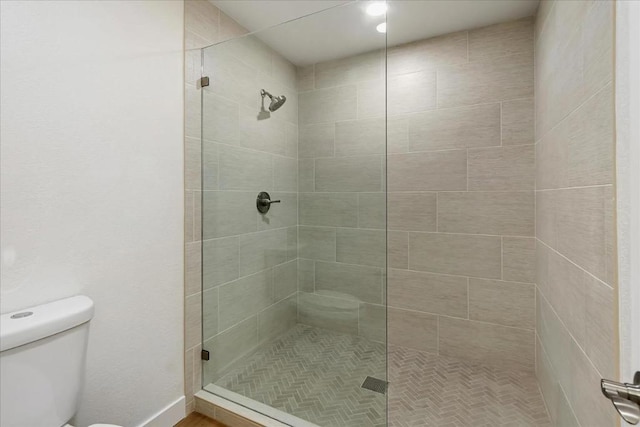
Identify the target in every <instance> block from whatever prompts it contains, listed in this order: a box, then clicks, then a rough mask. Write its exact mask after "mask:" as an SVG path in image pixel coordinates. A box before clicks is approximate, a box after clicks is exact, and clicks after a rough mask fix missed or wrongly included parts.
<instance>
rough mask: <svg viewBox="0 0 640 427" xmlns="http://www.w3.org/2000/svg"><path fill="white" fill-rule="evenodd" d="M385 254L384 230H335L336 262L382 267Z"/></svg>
mask: <svg viewBox="0 0 640 427" xmlns="http://www.w3.org/2000/svg"><path fill="white" fill-rule="evenodd" d="M386 254H387V251H386V239H385V232H384V230H362V229H357V228H338V229H337V230H336V261H338V262H343V263H346V264H358V265H370V266H374V267H381V268H383V267H384V266H385V258H386Z"/></svg>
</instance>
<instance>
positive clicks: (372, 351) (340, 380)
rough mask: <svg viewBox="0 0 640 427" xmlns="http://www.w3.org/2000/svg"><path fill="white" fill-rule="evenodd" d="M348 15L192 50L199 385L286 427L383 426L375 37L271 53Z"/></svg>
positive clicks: (381, 44)
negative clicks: (343, 52) (310, 426)
mask: <svg viewBox="0 0 640 427" xmlns="http://www.w3.org/2000/svg"><path fill="white" fill-rule="evenodd" d="M354 7H358V8H359V7H360V5H349V6H345V7H339V8H336V9H331V10H328V11H325V12H322V13H320V14H317V15H313V16H309V17H305V18H302V19H299V20H296V21H292V22H289V23H285V24H283V25H280V26H278V27H275V28H270V29H268V30H264V31H260V32H257V33H254V34H249V35H246V36H242V37H238V38H234V39H231V40H228V41H225V42H222V43H219V44H216V45H213V46H210V47H207V48H205V49H202V75H203V76H204V77H208V78H209V79H208V82H204V85H206V86H203V87H202V91H201V96H202V139H201V141H202V151H201V152H202V189H203V191H202V242H203V243H202V266H203V277H202V286H203V294H202V295H203V298H202V301H203V322H202V325H203V345H202V348H203V350H205V351H207V352H208V354H209V360H208V361H205V362H204V363H203V372H202V375H203V382H202V384H203V387H204V389H205V390H207V391H210V392H212V393H215V394H217V395H219V396H223V397H225V398H228V399H230V400H233V401H235V402H238V403H241V404H243V405H245V406H249V407H252V408H254V409H257V410H259V411H261V412H263V413H264V414H266V415H268V416H271V417H273V418H275V419H279V420H283V421H287V420H289V421H290V423H291V424H294V425H296V424H299V423H300V422H302V420H304V421H307V422H311V423H314V424H317V425H336V426H337V425H346V424H345V423H348V424H349V425H354V426H355V425H358V426H366V425H375V426H383V425H386V396H385V392H386V383H387V381H386V355H387V351H386V306H385V303H386V247H387V245H386V235H385V223H386V221H385V216H386V204H385V192H384V188H385V177H386V172H385V152H386V151H385V148H386V144H385V139H386V130H385V123H386V120H385V107H386V96H385V58H386V55H385V42H386V37H385V34H383V33H378V32H375V31H374V32H371V31H370V28H369V25H367V24H369V23H370V22H368V21H371V19H364V20H363V22H354V23H352V25H353V27H352V28H351V31H352V34H355V35H356V36H357V37H358V38H359V43H360V45H361V47H362V49H363V51H364V52H365V53H364V55H360V56H357V57H355V58H353V59H347V60H346V61H341V60H337V61H323V55H325V56H327V55H329V56H327V57H333V53H334V52H335V51H336V50H339V49H341V48H343V47H344V46H345V45H346V44H348V43H351V42H352V40H348V39H346V38H344V37H343V36H342V35H341V34H340V33H335V34H333V35H331V34H324V35H323V39H322V46H318V52H308V51H307V52H305V51H304V50H295V53H294V54H293V57H294V58H295V59H296V64H295V65H294V64H293V63H292V62H291V61H290V60H289V59H287V58H286V57H285V56H283V55H282V54H281V53H279V52H278V51H277V50H276V48H274V47H272V46H276V47H277V46H280V45H282V44H283V42H285V41H286V40H290V39H292V38H294V39H295V38H302V39H304V40H299V43H306V44H307V45H308V46H309V47H310V48H311V49H313V47H312V44H313V43H314V38H315V35H313V36H312V35H311V34H309V32H310V31H313V30H317V31H322V32H324V31H325V28H323V25H324V23H325V22H327V19H328V20H329V21H330V22H331V21H336V22H339V20H340V19H341V16H342V15H343V14H344V13H346V10H345V9H349V8H354ZM369 18H371V17H369ZM376 19H377V20H380V21H384V16H380V17H377V18H376ZM304 34H309V36H304ZM305 37H306V39H305ZM289 44H290V43H289ZM321 50H322V51H324V53H322V52H321ZM290 57H292V56H291V55H290ZM362 61H365V62H366V69H367V73H366V74H361V73H360V72H359V71H358V72H355V71H356V68H354V67H355V65H356V64H358V66H360V63H361V62H362ZM314 69H315V73H314ZM350 69H353V70H352V71H354V72H350ZM305 74H306V75H305ZM207 84H208V85H207ZM291 420H293V421H291Z"/></svg>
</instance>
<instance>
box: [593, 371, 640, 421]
mask: <svg viewBox="0 0 640 427" xmlns="http://www.w3.org/2000/svg"><path fill="white" fill-rule="evenodd" d="M600 388H601V389H602V394H604V395H605V397H606V398H607V399H609V400H611V402H613V406H614V407H615V408H616V411H618V413H619V414H620V416H621V417H622V418H624V420H625V421H626V422H628V423H629V424H632V425H636V424H638V423H639V422H640V371H638V372H636V374H635V375H634V376H633V384H629V383H619V382H617V381H611V380H605V379H603V380H602V381H600Z"/></svg>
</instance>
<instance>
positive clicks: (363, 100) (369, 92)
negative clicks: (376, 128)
mask: <svg viewBox="0 0 640 427" xmlns="http://www.w3.org/2000/svg"><path fill="white" fill-rule="evenodd" d="M356 91H357V92H356V97H357V104H358V113H357V118H358V119H366V118H371V117H385V115H386V112H387V96H386V94H387V81H386V79H380V80H372V81H368V82H361V83H358V85H357V89H356Z"/></svg>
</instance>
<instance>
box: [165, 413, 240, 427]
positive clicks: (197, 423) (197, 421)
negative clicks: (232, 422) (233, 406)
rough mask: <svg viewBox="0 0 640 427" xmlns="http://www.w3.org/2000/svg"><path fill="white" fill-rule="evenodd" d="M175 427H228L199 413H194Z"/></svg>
mask: <svg viewBox="0 0 640 427" xmlns="http://www.w3.org/2000/svg"><path fill="white" fill-rule="evenodd" d="M175 427H227V426H226V425H225V424H220V423H219V422H217V421H214V420H212V419H211V418H209V417H205V416H204V415H202V414H199V413H197V412H192V413H191V414H189V416H188V417H187V418H185V419H184V420H182V421H180V422H179V423H178V424H176V425H175Z"/></svg>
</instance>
